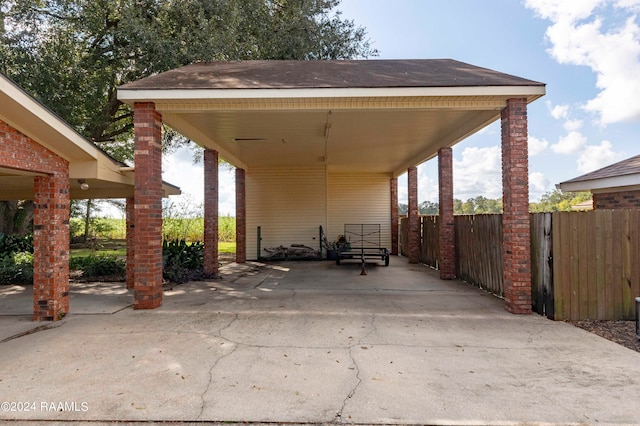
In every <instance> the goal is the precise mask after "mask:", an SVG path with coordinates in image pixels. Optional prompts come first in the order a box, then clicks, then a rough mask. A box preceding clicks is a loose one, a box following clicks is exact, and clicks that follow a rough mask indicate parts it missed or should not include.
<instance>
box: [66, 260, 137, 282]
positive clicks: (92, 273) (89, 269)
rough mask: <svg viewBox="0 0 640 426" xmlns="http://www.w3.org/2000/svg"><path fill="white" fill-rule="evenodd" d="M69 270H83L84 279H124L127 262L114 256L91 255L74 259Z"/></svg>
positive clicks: (70, 261)
mask: <svg viewBox="0 0 640 426" xmlns="http://www.w3.org/2000/svg"><path fill="white" fill-rule="evenodd" d="M69 269H72V270H81V271H82V276H83V277H106V276H108V277H117V279H123V278H124V276H125V274H126V272H127V268H126V264H125V261H124V260H122V259H119V258H118V257H117V256H114V255H112V254H91V255H89V256H83V257H72V258H71V259H70V260H69Z"/></svg>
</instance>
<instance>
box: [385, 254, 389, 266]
mask: <svg viewBox="0 0 640 426" xmlns="http://www.w3.org/2000/svg"><path fill="white" fill-rule="evenodd" d="M384 266H389V255H386V256H385V257H384Z"/></svg>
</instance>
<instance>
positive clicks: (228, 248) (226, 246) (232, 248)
mask: <svg viewBox="0 0 640 426" xmlns="http://www.w3.org/2000/svg"><path fill="white" fill-rule="evenodd" d="M218 251H219V252H220V253H235V252H236V243H235V242H233V243H228V242H224V241H220V242H218Z"/></svg>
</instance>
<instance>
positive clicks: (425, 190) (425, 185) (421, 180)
mask: <svg viewBox="0 0 640 426" xmlns="http://www.w3.org/2000/svg"><path fill="white" fill-rule="evenodd" d="M438 197H439V194H438V177H437V176H435V177H434V178H431V177H429V176H427V173H426V170H425V167H424V166H423V165H420V166H418V202H419V203H421V202H423V201H437V200H438Z"/></svg>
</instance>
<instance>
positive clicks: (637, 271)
mask: <svg viewBox="0 0 640 426" xmlns="http://www.w3.org/2000/svg"><path fill="white" fill-rule="evenodd" d="M639 228H640V210H637V209H636V210H595V211H590V212H554V213H534V214H531V280H532V305H533V306H532V307H533V310H534V311H535V312H538V313H540V314H542V315H546V316H547V317H549V318H552V319H556V320H583V319H592V320H594V319H595V320H618V319H628V320H632V319H634V318H635V298H636V297H639V296H640V232H639ZM400 233H401V253H402V254H404V255H406V253H407V247H406V242H407V238H406V236H407V222H406V221H402V222H401V226H400ZM455 234H456V255H457V266H456V268H457V269H456V271H457V274H458V277H460V278H461V279H463V280H465V281H467V282H469V283H472V284H474V285H477V286H479V287H481V288H484V289H487V290H488V291H491V292H492V293H494V294H496V295H498V296H502V295H503V294H504V283H503V274H502V271H503V267H502V215H475V216H455ZM421 235H422V241H421V253H422V255H421V261H422V262H423V263H425V264H427V265H429V266H432V267H434V268H437V267H438V217H437V216H423V217H422V220H421Z"/></svg>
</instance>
